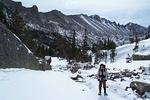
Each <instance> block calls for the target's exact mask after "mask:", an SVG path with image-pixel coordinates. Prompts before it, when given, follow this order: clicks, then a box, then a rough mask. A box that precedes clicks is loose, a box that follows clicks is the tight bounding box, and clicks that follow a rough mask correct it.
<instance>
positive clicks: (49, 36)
mask: <svg viewBox="0 0 150 100" xmlns="http://www.w3.org/2000/svg"><path fill="white" fill-rule="evenodd" d="M6 13H7V12H6V10H4V8H3V7H2V6H1V7H0V22H2V23H3V24H5V25H6V26H7V27H8V28H9V29H10V30H11V31H12V32H13V33H14V34H16V35H17V36H18V37H19V38H20V39H21V40H22V42H23V43H25V44H26V45H27V47H28V48H29V49H30V50H31V51H32V52H33V53H34V54H35V55H36V56H37V57H40V58H44V56H48V55H49V56H57V57H63V58H66V59H68V60H76V61H81V62H90V61H91V60H92V58H91V55H89V54H88V52H87V51H88V50H92V51H93V52H94V53H95V52H97V51H99V50H114V49H115V48H116V44H115V43H114V42H113V41H112V40H110V39H109V38H108V39H105V40H103V41H102V40H100V41H99V42H98V43H95V44H93V45H92V46H90V45H89V43H88V34H89V32H88V31H87V29H85V31H84V33H83V41H82V44H81V45H78V43H77V39H76V37H77V33H76V30H72V31H71V32H70V34H72V35H71V36H69V37H68V36H62V35H60V34H59V33H54V32H51V33H45V32H42V31H37V30H30V29H29V28H28V27H27V26H26V25H25V23H24V21H23V18H22V17H21V16H20V14H19V12H18V11H17V10H14V11H9V14H10V15H7V14H6Z"/></svg>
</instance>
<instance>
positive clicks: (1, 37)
mask: <svg viewBox="0 0 150 100" xmlns="http://www.w3.org/2000/svg"><path fill="white" fill-rule="evenodd" d="M0 68H28V69H40V66H39V62H38V61H37V60H36V58H35V56H34V55H33V54H32V52H31V51H30V50H29V49H28V48H27V47H26V46H25V45H24V43H22V41H21V40H20V39H19V38H18V37H17V36H16V35H15V34H13V33H12V32H11V31H10V30H8V29H7V28H6V27H5V25H3V24H2V23H0Z"/></svg>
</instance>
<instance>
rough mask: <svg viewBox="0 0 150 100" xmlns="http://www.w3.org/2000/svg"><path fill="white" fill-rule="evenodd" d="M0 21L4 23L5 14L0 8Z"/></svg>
mask: <svg viewBox="0 0 150 100" xmlns="http://www.w3.org/2000/svg"><path fill="white" fill-rule="evenodd" d="M0 22H2V23H4V24H6V16H5V14H4V12H3V9H2V8H0Z"/></svg>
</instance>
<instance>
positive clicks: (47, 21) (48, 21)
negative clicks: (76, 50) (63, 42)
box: [1, 0, 147, 45]
mask: <svg viewBox="0 0 150 100" xmlns="http://www.w3.org/2000/svg"><path fill="white" fill-rule="evenodd" d="M1 2H3V3H4V4H5V5H6V6H7V7H8V8H10V9H12V10H15V9H17V10H18V11H19V13H20V15H21V16H22V18H23V19H24V21H25V23H26V25H27V26H28V27H29V28H30V29H35V30H39V31H44V32H57V33H60V34H61V35H62V36H65V35H67V36H71V34H72V31H73V30H75V31H76V33H77V37H76V38H77V40H78V43H79V44H82V41H83V38H82V37H83V35H84V33H85V32H84V30H85V29H86V30H87V31H88V38H89V44H90V45H91V44H93V43H97V42H98V41H99V40H102V39H103V38H108V37H109V38H111V39H112V40H113V41H115V42H116V43H117V44H118V45H122V44H124V43H128V42H129V37H130V36H131V34H133V32H136V33H137V34H139V35H140V36H141V37H144V36H145V33H146V31H147V28H146V27H143V26H141V25H138V24H134V23H132V27H131V26H130V25H129V23H128V24H126V25H120V24H119V23H116V22H112V21H110V20H107V19H106V18H101V17H100V16H98V15H90V16H88V15H86V14H78V15H65V14H63V13H62V12H61V11H58V10H52V11H49V12H39V11H38V7H37V6H36V5H33V6H32V7H27V8H26V7H24V6H22V3H21V2H15V1H12V0H1ZM135 27H137V28H139V29H138V30H137V29H134V28H135Z"/></svg>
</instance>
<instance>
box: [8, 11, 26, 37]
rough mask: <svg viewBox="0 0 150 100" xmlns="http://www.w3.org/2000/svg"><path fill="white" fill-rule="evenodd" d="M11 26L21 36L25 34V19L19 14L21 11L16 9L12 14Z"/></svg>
mask: <svg viewBox="0 0 150 100" xmlns="http://www.w3.org/2000/svg"><path fill="white" fill-rule="evenodd" d="M10 28H11V30H12V31H13V32H14V33H15V34H16V35H17V36H19V37H20V36H21V35H22V34H23V31H24V29H25V24H24V22H23V19H22V17H21V16H20V15H19V12H18V11H17V10H15V11H14V12H13V14H12V18H11V25H10Z"/></svg>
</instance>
